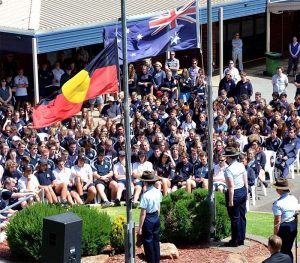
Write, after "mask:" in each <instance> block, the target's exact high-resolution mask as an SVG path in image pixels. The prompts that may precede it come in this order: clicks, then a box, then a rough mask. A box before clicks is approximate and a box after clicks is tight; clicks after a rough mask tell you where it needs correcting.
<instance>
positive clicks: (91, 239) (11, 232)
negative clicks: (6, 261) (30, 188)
mask: <svg viewBox="0 0 300 263" xmlns="http://www.w3.org/2000/svg"><path fill="white" fill-rule="evenodd" d="M65 212H73V213H75V214H77V215H78V216H79V217H81V218H82V220H83V230H82V241H81V255H82V256H92V255H97V254H99V253H101V252H102V251H103V248H104V247H105V246H106V245H107V244H109V238H110V232H111V222H110V217H109V216H108V215H107V214H106V213H103V212H99V210H97V209H95V208H90V207H87V206H73V207H70V208H69V209H68V210H66V209H64V208H63V207H61V206H58V205H50V204H42V203H39V204H34V205H31V206H29V207H27V208H26V209H24V210H22V211H20V212H18V213H17V214H16V215H15V216H14V217H13V218H12V219H11V220H10V222H9V224H8V228H7V240H8V245H9V247H10V250H11V253H12V255H14V256H15V257H17V258H19V259H22V261H24V260H27V261H30V262H33V261H38V260H40V259H41V248H42V230H43V218H44V217H48V216H51V215H57V214H61V213H65Z"/></svg>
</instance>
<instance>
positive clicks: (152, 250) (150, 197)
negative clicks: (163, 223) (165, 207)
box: [138, 171, 162, 263]
mask: <svg viewBox="0 0 300 263" xmlns="http://www.w3.org/2000/svg"><path fill="white" fill-rule="evenodd" d="M140 180H141V181H143V182H144V185H145V187H146V188H147V189H146V191H145V192H144V193H143V195H142V198H141V203H140V208H141V214H140V223H139V231H138V234H139V235H141V236H142V240H143V245H144V251H145V255H146V260H147V263H159V260H160V247H159V234H160V220H159V214H160V202H161V201H162V194H161V191H160V190H158V189H157V188H155V187H154V184H155V183H156V182H157V181H159V177H158V176H156V175H154V172H152V171H151V172H150V171H144V172H143V174H142V176H141V177H140Z"/></svg>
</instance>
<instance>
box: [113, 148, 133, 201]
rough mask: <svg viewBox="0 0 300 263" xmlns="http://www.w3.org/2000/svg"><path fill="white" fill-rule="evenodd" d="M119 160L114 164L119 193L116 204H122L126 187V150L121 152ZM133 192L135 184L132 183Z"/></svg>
mask: <svg viewBox="0 0 300 263" xmlns="http://www.w3.org/2000/svg"><path fill="white" fill-rule="evenodd" d="M118 159H119V161H118V162H117V163H116V164H115V165H114V168H113V172H114V179H115V180H116V181H117V184H118V188H117V195H116V199H115V205H116V206H120V205H121V204H120V200H121V197H122V193H123V191H124V190H125V188H126V163H125V152H124V151H120V152H119V158H118ZM131 192H132V193H133V184H131Z"/></svg>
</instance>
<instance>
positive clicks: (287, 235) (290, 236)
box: [272, 179, 298, 262]
mask: <svg viewBox="0 0 300 263" xmlns="http://www.w3.org/2000/svg"><path fill="white" fill-rule="evenodd" d="M273 187H274V188H276V189H281V190H289V188H290V187H291V184H289V183H288V180H286V179H283V180H278V181H277V182H276V183H275V184H273ZM278 194H280V197H279V198H278V199H277V200H276V201H275V202H274V203H273V207H272V210H273V214H274V216H275V217H276V216H279V217H280V222H279V224H280V226H279V230H278V233H277V235H278V236H279V237H281V239H282V247H281V252H282V253H284V254H287V255H289V256H290V257H291V260H292V262H293V253H292V247H293V243H294V240H295V238H296V236H297V219H296V217H295V213H296V210H298V200H297V198H296V197H294V196H293V195H291V194H290V193H289V192H288V191H283V192H278ZM275 228H276V226H275Z"/></svg>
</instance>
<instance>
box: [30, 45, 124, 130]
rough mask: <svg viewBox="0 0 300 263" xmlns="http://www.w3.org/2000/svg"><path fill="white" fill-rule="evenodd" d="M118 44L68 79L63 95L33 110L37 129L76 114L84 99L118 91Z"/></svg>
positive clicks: (63, 88) (107, 47)
mask: <svg viewBox="0 0 300 263" xmlns="http://www.w3.org/2000/svg"><path fill="white" fill-rule="evenodd" d="M117 52H118V49H117V46H116V41H115V42H112V43H111V44H109V45H108V46H106V47H105V49H104V50H103V51H101V52H100V53H99V54H98V55H97V56H96V57H95V58H94V59H93V60H92V61H91V62H90V63H89V64H88V65H87V66H86V67H85V69H83V70H81V71H80V72H79V73H77V74H76V75H75V76H74V77H73V78H71V79H70V80H68V81H67V82H66V83H65V84H64V85H63V86H62V88H61V93H60V94H59V95H57V97H56V98H55V99H53V100H51V101H49V102H48V103H47V104H46V105H37V106H35V107H34V109H33V114H32V118H33V126H34V128H43V127H47V126H49V125H51V124H53V123H55V122H57V121H61V120H64V119H67V118H69V117H71V116H73V115H75V114H77V113H78V112H79V111H80V110H81V107H82V103H83V102H84V101H85V100H88V99H93V98H95V97H97V96H99V95H101V94H108V93H116V92H118V83H119V82H118V53H117Z"/></svg>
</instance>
